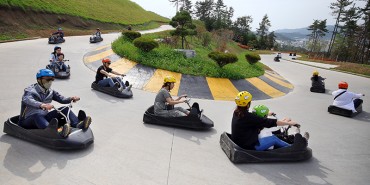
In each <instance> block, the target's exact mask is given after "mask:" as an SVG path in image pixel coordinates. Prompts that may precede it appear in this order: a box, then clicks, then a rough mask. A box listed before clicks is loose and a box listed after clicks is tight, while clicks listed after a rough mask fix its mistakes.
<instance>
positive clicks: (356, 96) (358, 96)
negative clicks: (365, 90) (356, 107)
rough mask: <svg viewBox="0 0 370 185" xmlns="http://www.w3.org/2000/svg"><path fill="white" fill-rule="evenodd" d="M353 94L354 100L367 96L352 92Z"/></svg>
mask: <svg viewBox="0 0 370 185" xmlns="http://www.w3.org/2000/svg"><path fill="white" fill-rule="evenodd" d="M347 93H348V92H347ZM351 94H352V96H353V98H361V97H362V96H365V95H364V94H356V93H352V92H351Z"/></svg>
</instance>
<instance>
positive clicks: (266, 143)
mask: <svg viewBox="0 0 370 185" xmlns="http://www.w3.org/2000/svg"><path fill="white" fill-rule="evenodd" d="M258 141H259V143H260V144H259V145H256V146H255V148H256V150H258V151H264V150H267V149H268V148H270V147H271V146H276V147H277V148H282V147H287V146H290V145H289V144H288V143H286V142H284V141H283V140H281V139H279V138H278V137H276V136H275V135H273V136H269V137H264V138H261V139H258Z"/></svg>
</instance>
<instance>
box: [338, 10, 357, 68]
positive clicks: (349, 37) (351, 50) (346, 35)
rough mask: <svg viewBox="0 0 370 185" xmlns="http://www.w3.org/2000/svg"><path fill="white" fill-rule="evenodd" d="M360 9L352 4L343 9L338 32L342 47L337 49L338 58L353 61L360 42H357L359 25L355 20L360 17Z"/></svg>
mask: <svg viewBox="0 0 370 185" xmlns="http://www.w3.org/2000/svg"><path fill="white" fill-rule="evenodd" d="M360 17H361V15H360V11H358V8H355V7H354V6H353V7H352V8H350V9H348V10H346V11H345V14H344V15H343V17H342V18H341V20H340V21H341V22H343V23H344V25H343V26H340V28H341V29H340V32H339V34H341V35H342V39H343V44H344V46H343V47H341V48H344V49H343V50H341V51H339V53H340V59H341V60H343V61H348V60H349V61H354V60H355V58H356V55H357V52H358V47H359V46H360V43H359V42H358V34H359V26H358V25H357V21H358V20H359V19H360Z"/></svg>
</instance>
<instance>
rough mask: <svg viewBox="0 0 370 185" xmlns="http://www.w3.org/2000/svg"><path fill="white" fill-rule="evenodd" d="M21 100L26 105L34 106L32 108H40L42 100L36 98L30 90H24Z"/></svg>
mask: <svg viewBox="0 0 370 185" xmlns="http://www.w3.org/2000/svg"><path fill="white" fill-rule="evenodd" d="M22 102H23V103H24V104H26V105H27V106H30V107H34V108H41V104H43V103H42V102H40V101H38V100H36V99H35V98H34V96H33V95H32V92H30V91H27V90H25V93H24V95H23V97H22Z"/></svg>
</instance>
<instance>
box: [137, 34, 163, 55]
mask: <svg viewBox="0 0 370 185" xmlns="http://www.w3.org/2000/svg"><path fill="white" fill-rule="evenodd" d="M133 43H134V46H135V47H137V48H139V49H140V50H142V51H145V52H149V51H151V50H153V49H154V48H157V47H159V44H158V43H157V42H156V41H155V40H153V39H150V38H145V37H140V38H137V39H135V40H134V41H133Z"/></svg>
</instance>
